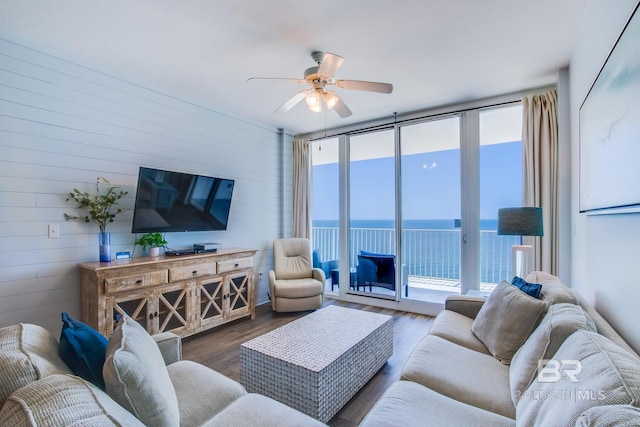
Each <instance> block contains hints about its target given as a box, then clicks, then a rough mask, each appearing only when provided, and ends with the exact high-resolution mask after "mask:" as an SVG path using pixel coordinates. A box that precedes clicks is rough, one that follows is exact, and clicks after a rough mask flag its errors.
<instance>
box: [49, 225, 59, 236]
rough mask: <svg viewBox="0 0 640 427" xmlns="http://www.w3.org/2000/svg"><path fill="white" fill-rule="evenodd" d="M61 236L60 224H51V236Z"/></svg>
mask: <svg viewBox="0 0 640 427" xmlns="http://www.w3.org/2000/svg"><path fill="white" fill-rule="evenodd" d="M58 237H60V224H49V238H50V239H57V238H58Z"/></svg>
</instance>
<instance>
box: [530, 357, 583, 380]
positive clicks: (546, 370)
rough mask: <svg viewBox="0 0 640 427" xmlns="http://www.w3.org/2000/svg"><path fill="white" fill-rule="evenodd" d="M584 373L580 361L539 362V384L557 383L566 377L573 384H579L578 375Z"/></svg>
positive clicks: (549, 360) (541, 360)
mask: <svg viewBox="0 0 640 427" xmlns="http://www.w3.org/2000/svg"><path fill="white" fill-rule="evenodd" d="M580 372H582V362H580V361H579V360H573V359H568V360H555V359H540V360H538V377H537V379H538V382H539V383H557V382H558V381H560V380H561V379H562V376H563V375H565V376H566V377H567V378H568V379H569V380H570V381H571V382H572V383H579V382H580V380H579V379H578V374H580Z"/></svg>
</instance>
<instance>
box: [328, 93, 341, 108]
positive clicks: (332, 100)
mask: <svg viewBox="0 0 640 427" xmlns="http://www.w3.org/2000/svg"><path fill="white" fill-rule="evenodd" d="M339 100H340V98H338V95H336V93H335V92H334V91H332V90H329V91H327V92H325V93H324V102H325V104H327V108H328V109H330V110H331V109H333V107H335V106H336V104H337V103H338V101H339Z"/></svg>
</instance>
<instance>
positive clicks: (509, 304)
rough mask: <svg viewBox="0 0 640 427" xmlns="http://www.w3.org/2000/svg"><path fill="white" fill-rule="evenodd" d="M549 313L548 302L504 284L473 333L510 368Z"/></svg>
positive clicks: (477, 320)
mask: <svg viewBox="0 0 640 427" xmlns="http://www.w3.org/2000/svg"><path fill="white" fill-rule="evenodd" d="M546 311H547V303H546V302H544V301H540V300H538V299H535V298H533V297H531V296H529V295H527V294H525V293H524V292H522V291H521V290H520V289H518V288H516V287H515V286H513V285H512V284H510V283H508V282H505V281H502V282H500V283H499V284H498V285H497V286H496V288H495V289H494V290H493V292H491V294H490V295H489V297H488V298H487V302H485V303H484V305H483V306H482V308H481V309H480V311H479V312H478V315H477V316H476V318H475V320H474V321H473V325H472V326H471V331H472V332H473V334H474V335H475V336H477V337H478V339H479V340H480V341H482V343H483V344H484V345H485V346H486V347H487V348H488V349H489V351H490V352H491V354H493V356H494V357H495V358H496V359H498V360H500V361H501V362H502V363H504V364H507V365H508V364H509V363H510V362H511V358H512V357H513V355H514V354H515V352H516V351H517V350H518V349H519V348H520V346H522V344H523V343H524V342H525V341H526V340H527V338H529V335H531V332H533V330H534V329H535V328H536V326H538V324H539V323H540V320H542V318H543V316H544V314H545V313H546Z"/></svg>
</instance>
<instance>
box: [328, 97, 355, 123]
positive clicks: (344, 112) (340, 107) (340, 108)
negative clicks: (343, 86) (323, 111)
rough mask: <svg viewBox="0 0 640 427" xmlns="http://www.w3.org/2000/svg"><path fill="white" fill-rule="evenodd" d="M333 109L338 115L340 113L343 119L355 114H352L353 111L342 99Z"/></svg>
mask: <svg viewBox="0 0 640 427" xmlns="http://www.w3.org/2000/svg"><path fill="white" fill-rule="evenodd" d="M333 109H334V110H335V112H336V113H338V115H339V116H340V117H342V118H343V119H344V118H345V117H349V116H350V115H352V114H353V113H352V112H351V110H350V109H349V107H347V104H345V103H344V102H343V101H342V98H340V99H339V100H338V102H336V105H334V106H333Z"/></svg>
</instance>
